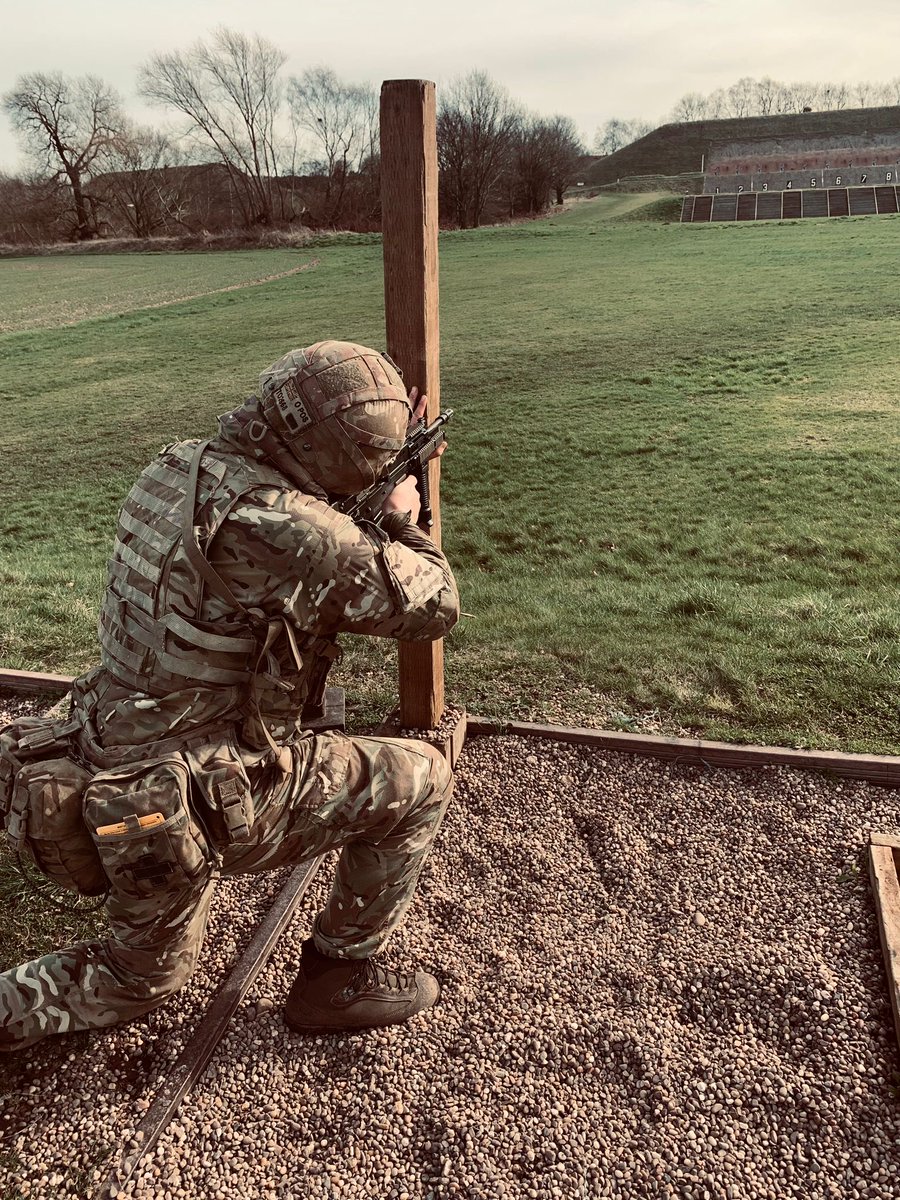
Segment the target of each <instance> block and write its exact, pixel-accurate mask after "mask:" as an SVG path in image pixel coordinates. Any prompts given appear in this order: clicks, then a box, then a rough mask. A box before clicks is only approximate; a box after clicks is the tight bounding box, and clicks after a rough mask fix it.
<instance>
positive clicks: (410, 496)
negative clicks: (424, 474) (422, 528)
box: [381, 475, 422, 525]
mask: <svg viewBox="0 0 900 1200" xmlns="http://www.w3.org/2000/svg"><path fill="white" fill-rule="evenodd" d="M421 507H422V500H421V498H420V496H419V488H418V485H417V483H416V477H415V476H414V475H407V477H406V478H405V479H402V480H401V481H400V482H399V483H398V484H397V486H396V487H395V488H394V490H393V491H392V492H391V494H390V495H389V496H388V497H387V499H386V500H385V502H384V503H383V504H382V506H381V511H382V512H383V513H384V514H385V516H387V514H388V513H392V512H408V513H409V519H410V523H411V524H413V525H415V524H417V522H418V520H419V509H420V508H421Z"/></svg>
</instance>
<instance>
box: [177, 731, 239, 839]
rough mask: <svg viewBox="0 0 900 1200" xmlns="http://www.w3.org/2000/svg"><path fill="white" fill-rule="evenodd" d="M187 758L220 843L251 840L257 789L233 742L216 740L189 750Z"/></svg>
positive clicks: (209, 823)
mask: <svg viewBox="0 0 900 1200" xmlns="http://www.w3.org/2000/svg"><path fill="white" fill-rule="evenodd" d="M184 757H185V758H186V760H187V762H188V765H189V767H190V770H191V777H192V778H193V781H194V785H195V788H196V790H197V794H198V802H199V803H202V804H204V805H205V813H204V815H205V817H206V818H207V823H208V825H209V829H210V832H211V833H212V835H213V837H214V838H216V840H217V841H218V842H219V844H220V845H229V846H230V845H234V844H235V843H236V842H249V841H250V840H251V830H252V829H253V822H254V820H255V812H254V807H253V790H252V787H251V784H250V777H249V776H248V774H247V768H246V767H245V766H244V761H243V759H242V758H241V756H240V753H239V752H238V750H237V748H236V747H235V746H234V745H233V744H232V743H231V742H230V741H226V742H219V743H217V744H216V743H213V744H210V745H206V746H199V747H196V748H192V749H187V750H185V751H184Z"/></svg>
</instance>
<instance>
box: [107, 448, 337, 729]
mask: <svg viewBox="0 0 900 1200" xmlns="http://www.w3.org/2000/svg"><path fill="white" fill-rule="evenodd" d="M206 446H207V443H205V442H200V443H198V442H193V441H191V442H178V443H175V444H174V445H171V446H167V447H166V448H165V449H164V450H163V451H162V453H161V454H160V455H159V456H158V457H157V458H156V459H155V460H154V461H153V462H152V463H150V465H149V466H148V467H147V468H146V469H145V470H144V471H143V472H142V474H141V475H140V476H139V478H138V480H137V482H136V483H135V485H134V487H133V488H132V489H131V491H130V492H129V493H128V496H127V497H126V499H125V503H124V504H123V506H122V509H121V511H120V513H119V520H118V525H117V528H116V540H115V545H114V548H113V555H112V558H111V559H110V561H109V576H108V582H107V588H106V593H105V595H104V599H103V604H102V606H101V610H100V626H99V637H100V654H101V662H102V664H103V666H104V668H105V669H106V670H107V671H108V672H109V673H110V675H112V676H113V677H115V678H116V679H117V680H119V681H120V682H121V683H123V684H125V685H127V686H128V687H130V688H134V689H135V690H136V691H140V692H144V693H146V694H147V695H149V696H153V697H164V696H169V695H171V694H173V693H178V692H181V691H183V690H184V689H186V688H191V687H193V688H196V687H197V686H198V685H199V686H201V687H204V688H210V689H215V690H216V692H217V693H219V694H220V696H222V695H224V697H225V698H226V699H225V703H224V704H223V706H222V708H221V709H220V711H221V712H223V715H227V716H228V717H229V718H230V719H231V720H237V719H239V718H241V717H243V718H244V727H243V733H244V739H245V741H247V742H248V743H249V744H250V745H253V746H259V747H262V746H265V745H266V744H268V745H269V746H270V747H273V746H280V745H284V744H285V743H286V742H288V741H290V740H292V738H293V737H294V736H296V734H297V732H298V731H299V730H300V729H302V727H303V717H304V715H305V716H306V718H307V719H310V718H312V717H313V716H316V715H318V713H319V711H320V706H321V699H322V693H323V692H324V686H325V678H326V676H327V673H328V668H329V667H330V666H331V663H332V662H333V660H334V659H335V658H336V657H337V655H338V649H337V645H336V643H335V641H334V640H333V639H330V638H323V637H317V636H315V635H313V634H310V633H307V632H306V631H304V630H301V629H299V628H298V627H297V625H296V623H295V622H293V621H292V620H291V618H290V617H289V616H286V615H283V614H281V615H279V616H277V617H270V616H268V615H266V614H265V613H264V612H262V610H261V609H256V608H247V607H245V606H244V605H243V604H242V603H241V602H240V601H239V600H238V599H237V598H236V597H235V596H234V595H233V593H232V592H231V590H230V588H229V587H228V585H227V583H226V582H225V581H224V580H223V579H222V578H221V577H220V576H219V575H218V573H217V572H216V571H215V570H214V569H213V567H212V566H211V565H210V563H209V562H208V561H207V559H206V557H205V554H204V548H205V547H207V546H208V545H209V543H210V541H211V539H212V538H213V537H214V536H215V534H216V532H217V531H218V530H219V529H220V528H221V526H222V523H223V521H225V519H226V518H227V517H228V514H229V513H230V512H231V511H232V510H233V509H234V508H235V506H236V505H237V504H238V503H239V502H240V500H241V499H242V497H244V496H246V495H247V494H248V493H249V492H250V491H252V490H253V489H254V488H259V487H270V488H271V487H276V488H279V489H286V488H290V487H291V485H290V483H289V482H288V481H287V480H286V479H285V478H284V476H283V475H281V474H280V473H279V472H278V471H277V470H275V469H274V468H270V467H268V466H266V465H265V464H264V463H260V462H256V461H249V460H246V459H243V458H241V457H239V456H237V455H233V454H223V455H221V456H219V455H218V454H216V453H211V452H209V451H207V449H206ZM204 597H206V600H207V604H206V619H201V615H200V614H201V612H202V611H203V605H204Z"/></svg>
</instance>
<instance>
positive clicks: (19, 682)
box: [0, 670, 75, 696]
mask: <svg viewBox="0 0 900 1200" xmlns="http://www.w3.org/2000/svg"><path fill="white" fill-rule="evenodd" d="M74 678H75V677H74V675H48V674H46V673H45V672H44V671H3V670H0V688H2V689H4V690H5V691H10V692H24V693H25V694H26V695H30V696H42V695H43V696H64V695H65V694H66V692H67V691H68V690H69V688H70V687H71V686H72V683H73V680H74Z"/></svg>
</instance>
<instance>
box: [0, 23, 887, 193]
mask: <svg viewBox="0 0 900 1200" xmlns="http://www.w3.org/2000/svg"><path fill="white" fill-rule="evenodd" d="M0 13H2V23H0V29H2V34H0V91H3V92H5V91H7V90H8V89H9V88H11V87H12V85H13V84H14V82H15V80H16V77H17V76H18V75H19V74H21V73H22V72H26V71H54V70H59V71H63V72H64V73H66V74H71V75H81V74H88V73H90V74H94V75H99V76H101V77H102V78H104V79H106V80H107V81H108V82H109V83H111V84H112V85H113V86H114V87H116V88H117V89H118V90H119V91H120V92H121V94H122V95H123V97H124V99H125V103H126V109H127V110H128V111H129V113H130V114H131V115H132V116H133V117H135V118H136V119H138V120H141V121H144V122H148V121H156V122H158V123H162V121H163V118H162V116H161V115H160V114H159V113H158V112H155V111H154V110H149V109H147V108H146V107H145V106H144V105H143V103H142V102H141V101H140V100H139V99H138V97H137V95H136V94H135V81H136V78H137V71H138V67H139V66H140V65H141V63H142V62H144V61H145V60H146V58H147V57H148V56H149V55H150V54H152V53H153V52H155V51H168V50H175V49H182V48H186V47H187V46H188V45H190V44H191V42H193V41H194V40H196V39H197V38H198V37H202V36H204V35H205V34H207V33H208V32H209V31H210V30H212V29H213V28H214V27H215V26H216V25H219V24H224V25H226V26H228V27H229V28H232V29H236V30H240V31H242V32H245V33H259V34H262V35H263V36H264V37H266V38H268V39H269V40H271V41H273V42H276V43H278V44H279V45H280V46H281V47H282V49H283V50H284V51H285V53H286V54H287V55H288V62H287V66H286V68H285V71H286V74H294V73H296V74H299V73H300V72H301V71H303V69H304V68H306V67H310V66H322V65H324V66H328V67H331V68H333V69H334V70H335V71H336V72H337V74H338V75H339V76H340V77H341V78H342V79H344V80H346V81H347V82H353V83H362V82H371V83H374V84H376V85H378V84H380V82H381V81H382V80H383V79H399V78H417V79H433V80H435V81H436V82H437V84H438V86H440V84H441V82H442V81H444V82H446V81H449V80H450V79H452V78H453V77H454V76H455V75H457V74H460V73H462V72H465V71H468V70H471V69H472V68H479V69H481V70H485V71H487V72H488V73H489V74H490V75H491V76H492V77H493V78H494V79H495V80H497V81H498V82H499V83H502V84H504V85H505V86H506V87H507V88H508V89H509V91H510V92H511V93H512V95H513V97H514V98H515V99H516V100H518V101H519V102H520V103H522V104H524V105H525V106H527V107H528V108H530V109H532V110H534V111H537V112H540V113H543V114H545V115H552V114H554V113H563V114H565V115H567V116H571V117H573V118H574V120H575V122H576V124H577V125H578V127H579V129H580V130H581V132H582V135H583V136H584V137H585V139H586V140H587V141H588V142H589V143H590V142H591V141H592V140H593V137H594V133H595V131H596V129H597V127H598V125H601V124H602V123H603V122H604V121H606V120H608V119H609V118H610V117H613V116H615V117H642V118H645V119H647V120H651V121H656V120H658V119H660V118H662V117H664V116H665V114H666V113H667V112H668V111H669V110H670V109H671V108H672V106H673V105H674V103H675V101H676V100H677V99H678V98H679V97H680V96H682V95H683V94H684V93H685V92H688V91H699V92H709V91H712V90H713V89H714V88H717V87H727V86H728V85H729V84H731V83H734V82H735V81H736V80H737V79H739V78H740V77H741V76H744V75H750V76H754V77H757V78H760V77H762V76H764V75H771V76H772V77H773V78H775V79H778V80H781V81H782V82H785V83H791V82H797V81H800V80H815V81H820V80H830V81H834V82H847V83H856V82H857V81H859V80H861V79H868V80H869V81H871V82H885V81H887V80H889V79H892V78H895V77H896V76H898V75H900V59H898V56H897V47H898V45H900V2H898V0H855V2H852V3H847V0H453V2H451V3H445V2H443V0H438V2H435V3H431V4H429V3H427V0H317V2H316V3H307V2H306V0H252V2H247V0H243V2H239V0H142V2H141V3H135V0H65V2H61V0H50V2H46V0H45V2H42V0H30V2H29V0H3V3H2V7H0ZM21 161H22V160H21V155H20V153H19V150H18V147H17V145H16V142H15V140H14V138H13V135H12V132H11V130H10V127H9V123H8V120H7V119H6V117H5V115H0V169H2V170H7V171H14V170H17V169H18V168H19V167H20V166H21Z"/></svg>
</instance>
